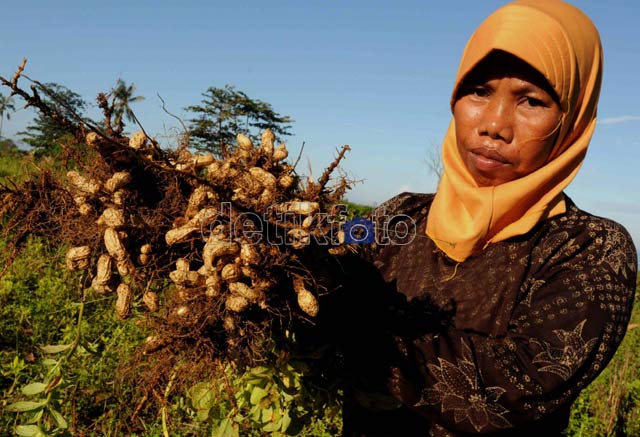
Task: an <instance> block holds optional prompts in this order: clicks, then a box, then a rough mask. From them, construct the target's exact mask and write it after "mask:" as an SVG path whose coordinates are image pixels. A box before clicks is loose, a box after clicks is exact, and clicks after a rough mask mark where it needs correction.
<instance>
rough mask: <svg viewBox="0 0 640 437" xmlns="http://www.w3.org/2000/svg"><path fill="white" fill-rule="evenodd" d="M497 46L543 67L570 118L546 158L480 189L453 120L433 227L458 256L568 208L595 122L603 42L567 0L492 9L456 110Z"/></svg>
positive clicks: (466, 59)
mask: <svg viewBox="0 0 640 437" xmlns="http://www.w3.org/2000/svg"><path fill="white" fill-rule="evenodd" d="M493 50H502V51H505V52H508V53H510V54H512V55H514V56H516V57H518V58H520V59H522V60H523V61H525V62H527V63H528V64H529V65H531V66H532V67H533V68H535V69H536V70H538V71H539V72H540V73H542V74H543V75H544V77H545V78H546V79H547V81H548V82H549V84H550V85H551V86H552V87H553V89H554V90H555V91H556V93H557V95H558V97H559V99H560V106H561V108H562V111H563V117H562V121H561V126H560V131H559V134H558V137H557V139H556V142H555V144H554V145H553V148H552V151H551V154H550V156H549V158H548V160H547V163H546V164H545V165H544V166H543V167H541V168H540V169H538V170H536V171H534V172H533V173H530V174H528V175H527V176H524V177H522V178H520V179H516V180H514V181H510V182H507V183H504V184H501V185H497V186H494V187H479V186H478V185H477V184H476V182H475V181H474V179H473V177H472V176H471V174H470V173H469V171H468V170H467V168H466V166H465V164H464V162H463V161H462V159H461V157H460V154H459V153H458V148H457V144H456V133H455V120H452V122H451V124H450V125H449V129H448V131H447V133H446V136H445V138H444V143H443V146H442V160H443V164H444V173H443V176H442V179H441V181H440V185H439V186H438V190H437V192H436V196H435V199H434V201H433V204H432V206H431V210H430V212H429V217H428V222H427V230H426V232H427V235H428V236H429V237H430V238H431V239H432V240H433V241H434V242H435V243H436V245H437V246H438V247H439V248H440V249H441V250H443V251H444V252H445V253H446V254H447V255H448V256H449V257H450V258H452V259H454V260H456V261H464V260H465V259H467V258H468V257H469V256H471V255H473V254H475V253H477V252H479V251H481V250H482V249H484V248H485V247H486V246H487V245H488V244H491V243H496V242H499V241H503V240H506V239H507V238H511V237H514V236H517V235H522V234H525V233H527V232H528V231H530V230H531V229H532V228H533V227H534V226H535V225H536V224H537V223H538V222H539V221H541V220H544V219H545V218H548V217H552V216H555V215H558V214H562V213H564V212H565V211H566V205H565V200H564V196H563V194H562V191H563V190H564V189H565V188H566V187H567V185H568V184H569V182H571V180H572V179H573V178H574V177H575V175H576V173H577V172H578V169H579V168H580V166H581V164H582V161H583V160H584V157H585V155H586V152H587V146H588V145H589V141H590V140H591V136H592V135H593V131H594V128H595V124H596V109H597V105H598V97H599V94H600V84H601V81H602V46H601V44H600V37H599V34H598V31H597V29H596V28H595V26H594V25H593V23H592V22H591V20H590V19H589V18H588V17H587V16H586V15H585V14H584V13H582V12H581V11H580V10H579V9H577V8H575V7H574V6H572V5H570V4H568V3H565V2H562V1H560V0H519V1H515V2H513V3H509V4H507V5H506V6H503V7H502V8H500V9H498V10H497V11H496V12H494V13H493V14H492V15H490V16H489V17H488V18H487V19H486V20H485V21H484V22H483V23H482V24H481V25H480V27H479V28H478V29H477V30H476V31H475V32H474V34H473V35H472V36H471V38H470V39H469V41H468V43H467V46H466V47H465V50H464V52H463V54H462V59H461V61H460V66H459V68H458V75H457V77H456V82H455V87H454V90H453V94H452V98H451V106H452V108H453V105H454V103H455V98H456V94H457V92H458V88H459V87H460V85H461V83H462V81H463V80H464V78H465V77H466V76H467V75H468V74H469V72H470V71H471V70H473V68H474V67H475V66H476V65H477V64H478V63H479V62H480V61H481V60H482V59H483V58H485V57H486V56H487V55H488V54H489V53H490V52H491V51H493Z"/></svg>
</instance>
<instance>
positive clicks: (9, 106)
mask: <svg viewBox="0 0 640 437" xmlns="http://www.w3.org/2000/svg"><path fill="white" fill-rule="evenodd" d="M15 110H16V107H15V106H14V105H13V98H12V97H11V96H7V97H5V96H4V95H3V94H0V138H2V123H3V122H4V117H5V115H6V116H7V120H11V114H10V112H9V111H15Z"/></svg>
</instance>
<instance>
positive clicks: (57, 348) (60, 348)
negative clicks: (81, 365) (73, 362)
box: [40, 344, 71, 354]
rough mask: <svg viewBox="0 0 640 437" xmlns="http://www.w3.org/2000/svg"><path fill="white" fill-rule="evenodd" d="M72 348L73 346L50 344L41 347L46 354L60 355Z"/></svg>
mask: <svg viewBox="0 0 640 437" xmlns="http://www.w3.org/2000/svg"><path fill="white" fill-rule="evenodd" d="M70 347H71V344H50V345H47V346H41V347H40V349H42V352H44V353H45V354H58V353H60V352H64V351H66V350H67V349H69V348H70Z"/></svg>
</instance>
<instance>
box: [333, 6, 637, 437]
mask: <svg viewBox="0 0 640 437" xmlns="http://www.w3.org/2000/svg"><path fill="white" fill-rule="evenodd" d="M601 78H602V50H601V45H600V40H599V36H598V32H597V30H596V28H595V27H594V25H593V24H592V22H591V21H590V20H589V18H588V17H586V16H585V15H584V14H583V13H582V12H581V11H579V10H578V9H576V8H575V7H573V6H571V5H569V4H567V3H564V2H561V1H558V0H520V1H516V2H514V3H510V4H508V5H506V6H504V7H502V8H501V9H499V10H498V11H496V12H495V13H494V14H492V15H491V16H490V17H489V18H487V19H486V20H485V21H484V22H483V23H482V24H481V25H480V27H479V28H478V29H477V30H476V31H475V33H474V34H473V35H472V36H471V38H470V40H469V42H468V43H467V46H466V48H465V50H464V53H463V55H462V60H461V62H460V67H459V71H458V75H457V78H456V81H455V87H454V90H453V94H452V99H451V108H452V112H453V120H452V123H451V125H450V127H449V129H448V131H447V134H446V137H445V139H444V143H443V155H442V156H443V164H444V175H443V177H442V180H441V182H440V185H439V187H438V190H437V193H436V194H435V196H432V195H411V194H403V195H400V196H398V197H396V198H394V199H392V200H391V201H389V202H387V203H386V204H384V205H383V206H382V207H381V208H380V209H381V210H383V213H384V216H385V217H390V216H396V217H397V218H396V222H405V224H407V225H408V226H414V225H415V229H416V232H417V234H418V235H417V236H416V238H414V239H413V240H412V241H403V242H400V244H393V243H394V241H393V235H390V236H389V241H387V242H388V243H390V244H386V245H381V246H380V247H378V248H377V250H376V254H375V259H374V265H375V267H376V268H377V270H378V272H379V275H380V279H381V280H382V282H383V283H384V284H385V287H386V289H385V290H386V291H387V292H391V293H392V295H395V296H403V297H406V299H407V301H409V302H410V303H409V304H408V305H407V306H406V307H401V306H399V305H396V304H395V303H394V304H393V307H394V309H395V310H394V311H396V313H397V312H400V317H395V318H392V319H393V320H391V322H390V323H392V325H389V326H391V327H390V328H389V327H387V328H380V325H381V322H380V319H379V318H377V317H379V316H380V314H381V313H376V320H374V321H370V322H369V324H368V325H366V327H364V326H365V325H363V324H364V323H366V322H365V321H364V320H363V319H362V318H360V319H358V320H356V321H355V322H354V324H353V326H352V327H351V328H353V330H352V331H351V334H349V335H347V336H346V337H345V338H344V339H343V341H344V342H345V344H348V345H350V346H347V347H345V352H344V353H345V355H346V356H347V357H346V362H347V366H351V368H352V369H353V374H354V375H360V374H362V375H363V377H362V379H361V382H362V381H364V382H362V383H361V384H360V385H358V384H355V386H354V387H353V388H352V389H351V390H348V392H347V399H346V401H345V403H346V406H345V425H344V426H345V435H395V436H410V435H436V436H450V435H465V434H476V433H483V434H487V433H488V434H491V433H496V434H498V435H517V436H525V435H541V433H542V432H544V433H545V435H546V436H548V435H559V434H560V433H561V431H562V430H563V429H564V428H565V427H566V424H567V421H568V415H569V409H570V406H571V403H572V402H573V400H574V399H575V398H576V396H577V395H578V393H579V392H580V390H582V389H583V388H584V387H586V386H587V385H588V384H589V383H590V382H591V381H593V379H594V378H595V377H596V376H597V375H598V374H599V373H600V371H602V370H603V369H604V367H605V366H606V365H607V363H608V362H609V360H610V359H611V357H612V356H613V354H614V352H615V350H616V348H617V347H618V345H619V344H620V341H621V340H622V338H623V336H624V333H625V331H626V326H627V323H628V320H629V316H630V312H631V308H632V302H633V294H634V290H635V284H636V268H637V260H636V252H635V248H634V247H633V243H632V241H631V238H630V237H629V235H628V234H627V232H626V231H625V229H624V228H623V227H621V226H620V225H618V224H616V223H614V222H612V221H610V220H607V219H604V218H600V217H595V216H593V215H591V214H589V213H587V212H584V211H581V210H580V209H578V207H576V206H575V205H574V204H573V202H572V201H571V200H570V199H569V198H568V197H567V196H566V195H565V194H564V193H563V190H564V189H565V188H566V187H567V185H568V184H569V182H570V181H571V180H572V179H573V178H574V176H575V175H576V173H577V171H578V169H579V167H580V165H581V163H582V161H583V159H584V157H585V154H586V150H587V145H588V144H589V141H590V139H591V136H592V134H593V131H594V127H595V124H596V109H597V102H598V95H599V91H600V83H601ZM395 225H396V223H395V222H393V221H392V222H391V223H390V224H389V223H387V224H386V228H385V229H386V230H388V229H389V228H392V229H395V228H396V227H395ZM425 233H426V236H425ZM381 238H382V239H383V240H384V238H385V236H384V235H383V236H382V237H381ZM395 243H398V242H397V241H396V242H395ZM405 243H406V244H405ZM353 276H354V277H353V278H352V279H353V281H354V286H357V284H359V283H360V282H361V281H362V278H363V276H362V275H353ZM366 276H367V280H368V281H369V283H368V284H367V291H366V292H363V295H367V294H368V295H369V296H372V293H373V292H372V291H371V290H373V289H374V288H375V286H374V285H372V284H371V283H372V281H373V279H371V278H372V277H373V276H374V275H373V274H371V272H369V273H368V274H367V275H366ZM394 293H395V294H394ZM416 314H417V316H416ZM425 314H426V315H425ZM436 315H438V317H437V318H436ZM378 328H380V329H378ZM389 330H391V331H392V332H391V334H392V335H393V336H394V342H393V344H392V345H390V346H389V349H388V350H384V351H381V348H385V347H386V346H384V340H383V336H382V334H383V333H384V331H386V332H388V331H389ZM376 331H377V332H378V333H379V334H380V336H377V334H375V332H376ZM394 348H395V350H396V351H397V354H396V355H395V356H393V350H392V349H394ZM372 350H373V351H374V352H372ZM350 352H352V354H350ZM388 360H392V361H391V362H390V364H389V361H388ZM381 363H385V364H381ZM376 364H377V365H376ZM386 364H388V365H389V367H390V368H391V372H390V374H391V377H390V379H389V380H388V381H387V387H388V388H389V389H390V390H391V393H392V394H393V395H394V397H395V398H396V399H397V400H399V401H400V402H401V403H402V407H400V408H395V407H394V406H393V405H390V404H389V403H388V402H380V401H381V400H382V399H383V398H381V397H380V395H379V394H374V393H373V391H374V390H373V384H375V381H376V377H377V376H378V374H377V371H378V370H379V368H380V366H382V367H384V365H386Z"/></svg>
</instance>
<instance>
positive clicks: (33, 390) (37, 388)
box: [22, 382, 47, 396]
mask: <svg viewBox="0 0 640 437" xmlns="http://www.w3.org/2000/svg"><path fill="white" fill-rule="evenodd" d="M46 388H47V385H46V384H43V383H41V382H34V383H31V384H28V385H25V386H24V387H22V393H23V394H24V395H26V396H33V395H37V394H38V393H42V392H43V391H44V390H45V389H46Z"/></svg>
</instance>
